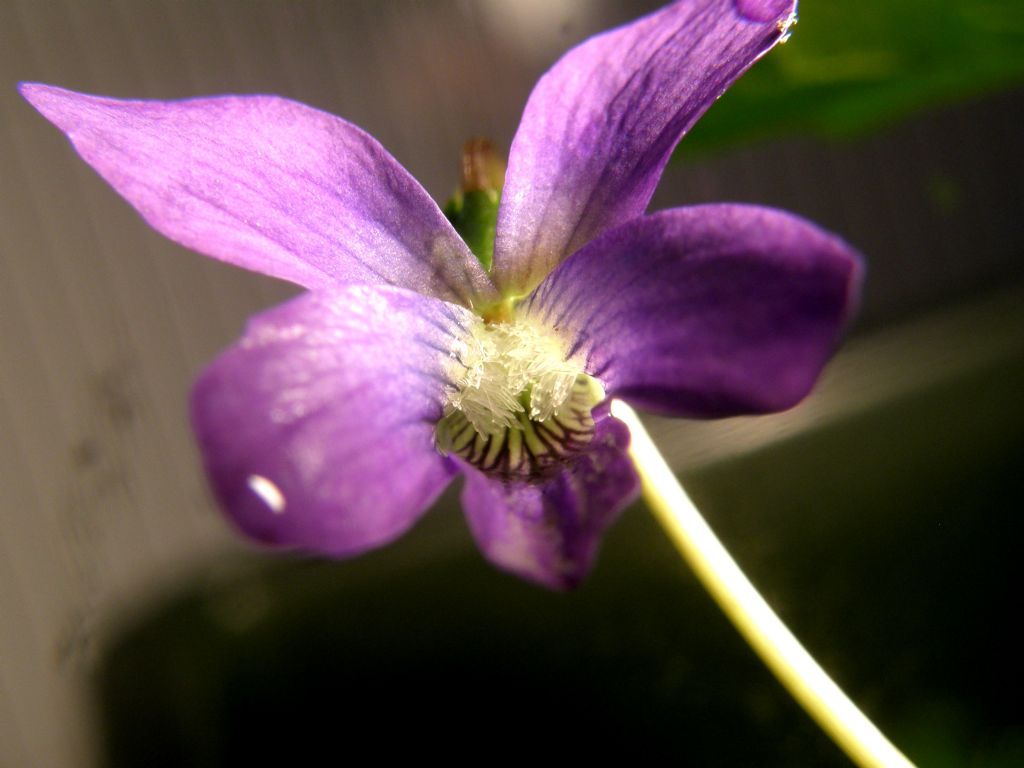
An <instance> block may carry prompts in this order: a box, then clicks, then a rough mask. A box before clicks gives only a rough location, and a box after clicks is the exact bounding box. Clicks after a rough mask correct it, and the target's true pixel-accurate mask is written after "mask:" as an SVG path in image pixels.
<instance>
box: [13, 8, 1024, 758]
mask: <svg viewBox="0 0 1024 768" xmlns="http://www.w3.org/2000/svg"><path fill="white" fill-rule="evenodd" d="M657 5H659V3H657V2H629V1H628V0H618V1H615V0H480V1H478V2H474V1H471V0H464V1H463V2H442V1H441V0H432V2H413V1H412V0H378V1H374V0H349V1H347V2H328V1H327V0H318V1H316V2H314V1H311V0H276V1H271V0H227V1H224V2H216V3H213V2H205V1H204V0H103V1H102V2H101V1H100V0H95V1H94V2H82V1H81V0H0V75H2V77H0V525H2V531H3V533H2V535H0V542H2V550H0V765H3V766H46V767H47V768H51V767H52V768H64V767H65V766H68V767H70V766H79V765H83V764H85V765H89V764H97V765H112V766H137V765H145V766H157V765H175V766H180V765H226V764H232V765H233V764H242V763H247V762H248V763H251V762H265V761H266V760H267V759H268V758H270V757H271V756H274V757H277V758H278V759H282V760H286V761H288V762H289V763H296V762H298V761H300V760H301V759H302V758H301V755H302V754H303V753H307V754H309V753H310V752H311V751H312V750H315V749H318V748H325V749H328V750H330V752H329V753H328V754H334V755H335V756H336V757H335V759H336V760H339V761H340V760H343V759H345V758H346V757H351V756H353V754H354V753H353V750H356V749H368V750H371V751H375V752H376V753H378V754H379V755H380V756H381V757H382V758H384V757H394V756H405V757H413V758H416V757H422V756H423V755H426V754H430V755H438V756H442V757H447V758H451V759H456V760H457V759H459V758H473V759H475V760H477V761H478V762H483V761H488V762H489V761H492V760H493V759H496V758H499V757H502V756H513V757H518V758H520V759H522V758H529V759H533V760H545V759H551V758H555V757H560V758H563V759H564V758H575V759H584V758H587V757H590V756H604V757H608V756H625V757H631V758H639V757H646V756H650V757H671V758H674V759H676V760H679V761H680V762H682V763H683V764H689V765H701V766H703V765H715V766H728V765H737V766H755V765H756V766H775V765H777V766H793V765H815V766H817V765H822V766H832V765H835V766H841V765H844V764H845V758H843V757H842V756H841V754H840V753H839V752H838V751H837V750H836V748H835V747H834V746H833V745H832V744H831V743H830V742H828V741H827V740H826V739H825V738H824V737H823V736H821V735H820V733H819V732H818V731H817V729H816V728H815V727H814V726H813V725H812V724H811V723H810V721H809V720H808V719H807V718H806V716H805V715H803V713H802V712H801V711H800V710H798V709H797V708H796V706H795V705H794V704H792V703H791V701H790V700H789V699H788V698H787V696H786V695H785V694H784V693H783V692H782V690H781V689H780V688H779V686H778V685H777V684H776V683H775V681H774V680H773V679H772V678H771V677H770V675H769V674H768V673H767V672H766V671H764V669H763V668H762V667H761V666H760V664H759V662H758V661H757V660H756V659H754V658H753V656H752V654H751V653H750V651H749V650H748V649H747V648H746V646H745V645H744V644H743V643H742V641H741V640H740V639H739V638H738V636H737V635H736V634H735V632H734V631H733V630H732V628H731V627H730V626H729V625H728V624H727V623H726V621H725V620H724V619H723V618H722V617H721V615H720V614H719V612H718V610H717V609H716V607H715V606H714V605H713V604H712V603H711V602H710V600H709V599H708V598H707V596H706V595H705V594H704V593H703V591H702V590H701V588H700V587H699V585H697V584H696V583H695V581H694V579H693V577H692V576H691V574H690V573H689V572H688V571H687V570H686V568H685V567H684V566H683V565H682V564H681V563H680V562H679V560H678V558H677V557H676V556H675V555H674V553H673V551H672V550H671V548H670V546H669V545H668V543H667V541H666V540H665V538H664V536H663V535H662V534H661V533H660V531H659V530H658V528H657V526H656V524H655V523H654V522H653V521H652V520H651V518H650V517H649V515H648V513H647V511H646V510H645V509H644V508H643V506H642V505H641V504H637V505H635V507H634V508H632V509H630V510H629V511H627V513H626V514H625V515H624V517H623V520H622V521H621V523H619V524H618V526H617V527H616V528H615V529H613V531H612V532H611V534H610V535H609V536H608V537H607V539H606V542H605V546H604V549H603V552H602V556H601V559H600V561H599V563H598V565H597V568H596V570H595V572H594V575H593V577H592V578H591V580H590V581H589V582H587V583H586V584H585V585H584V587H583V588H581V589H580V590H579V591H578V592H576V593H573V594H570V595H552V594H548V593H546V592H542V591H540V590H538V589H536V588H533V587H531V586H528V585H525V584H522V583H519V582H517V581H515V580H513V579H511V578H510V577H507V576H505V575H503V574H500V573H498V572H496V571H494V570H493V569H491V568H490V567H489V566H487V565H486V564H484V563H483V562H482V559H481V558H480V556H479V555H478V554H477V553H476V552H475V550H474V548H473V544H472V542H471V540H470V538H469V535H468V533H467V532H466V530H465V527H464V525H463V523H462V521H461V518H460V513H459V512H458V505H457V500H456V497H455V495H454V494H449V495H448V496H446V497H445V499H444V500H443V501H442V503H441V504H439V506H438V509H437V510H435V511H434V513H433V514H432V515H430V516H428V518H427V519H426V520H425V521H424V522H423V523H422V524H421V525H420V526H419V527H417V529H416V530H415V531H413V533H412V534H411V535H409V536H408V537H407V538H406V539H404V540H403V541H401V542H399V543H398V544H396V545H394V546H393V547H390V548H388V549H385V550H383V551H381V552H378V553H373V554H370V555H367V556H364V557H362V558H359V559H358V560H355V561H351V562H342V563H325V562H311V561H302V560H298V559H286V558H280V557H272V556H268V555H265V554H261V553H258V552H256V551H255V550H253V549H252V548H250V547H248V546H247V545H246V544H245V543H244V542H241V541H239V540H238V539H236V538H235V536H234V535H233V534H232V532H231V531H230V530H228V528H227V526H226V524H225V523H224V522H223V520H222V519H221V517H220V516H219V513H218V512H217V511H216V509H215V508H214V506H213V505H212V503H211V501H210V499H209V496H208V494H207V491H206V489H205V486H204V481H203V479H202V476H201V474H200V472H199V467H198V461H197V458H196V455H195V451H194V448H193V446H192V443H191V437H190V435H189V432H188V428H187V424H186V419H185V399H186V394H187V391H188V387H189V384H190V382H191V380H192V378H193V377H194V376H195V375H196V373H197V372H198V371H199V370H200V368H201V367H202V365H203V364H204V362H206V361H208V360H209V359H210V358H212V357H213V356H214V355H215V354H216V353H217V351H218V350H220V349H221V348H223V347H224V346H226V345H227V344H229V343H230V342H231V341H233V339H234V338H235V337H236V335H237V334H238V332H239V330H240V329H241V326H242V323H243V322H244V320H245V318H246V317H247V316H248V315H250V314H252V313H254V312H256V311H258V310H260V309H262V308H265V307H267V306H269V305H271V304H273V303H276V302H278V301H280V300H282V299H284V298H286V297H287V296H289V295H291V294H292V293H293V292H294V289H293V288H291V287H289V286H286V285H283V284H280V283H276V282H274V281H272V280H270V279H267V278H263V277H260V276H254V275H250V274H245V273H243V272H241V271H238V270H234V269H232V268H230V267H227V266H225V265H222V264H219V263H214V262H212V261H210V260H206V259H203V258H202V257H199V256H196V255H194V254H190V253H188V252H186V251H184V250H183V249H181V248H179V247H177V246H175V245H173V244H171V243H169V242H167V241H165V240H163V239H162V238H160V237H159V236H158V235H156V234H154V233H152V232H151V231H149V230H148V229H147V228H146V227H145V226H144V225H143V224H142V222H141V221H140V220H139V219H138V217H137V215H136V214H135V213H134V212H133V211H132V210H131V209H130V208H129V207H128V206H127V205H126V204H124V203H123V202H121V201H120V199H118V198H117V197H116V195H115V194H114V193H113V192H111V191H110V190H109V189H108V188H107V187H106V186H105V184H104V183H103V182H102V181H100V180H99V178H98V177H96V176H95V175H94V174H93V173H92V171H90V170H89V169H88V168H87V167H86V166H85V165H84V164H83V163H82V162H80V161H79V160H78V159H77V157H75V156H74V154H73V152H72V151H71V150H70V148H69V147H68V146H67V143H66V141H65V140H64V139H63V138H62V137H61V136H60V134H59V133H58V132H57V131H56V130H55V129H53V128H52V127H51V126H50V125H49V124H47V123H45V121H43V119H42V118H40V117H39V116H38V115H36V114H35V113H34V112H33V111H32V110H31V109H30V108H29V107H28V106H27V104H25V103H23V102H22V101H21V100H20V98H19V97H18V95H17V93H16V92H15V90H14V86H15V84H16V82H18V81H20V80H38V81H43V82H49V83H54V84H57V85H61V86H64V87H68V88H73V89H77V90H83V91H88V92H94V93H102V94H107V95H113V96H120V97H146V98H178V97H186V96H193V95H200V94H215V93H227V92H235V93H254V92H266V93H276V94H281V95H284V96H288V97H290V98H293V99H297V100H299V101H303V102H306V103H308V104H311V105H314V106H316V107H319V108H321V109H324V110H327V111H330V112H333V113H336V114H339V115H341V116H343V117H345V118H347V119H349V120H351V121H353V122H355V123H357V124H358V125H360V126H362V127H363V128H366V129H367V130H369V131H370V132H371V133H373V134H374V135H375V136H377V137H378V138H379V139H380V140H381V141H382V142H383V143H384V145H385V146H386V147H388V148H389V149H390V150H391V152H392V153H393V154H394V155H395V156H396V157H397V158H398V159H399V160H400V161H401V162H402V163H403V164H404V165H405V166H406V167H407V168H409V169H410V170H411V171H412V173H413V174H414V175H415V176H416V177H417V178H418V179H420V180H421V181H422V182H423V183H424V184H425V186H426V187H427V188H428V190H430V192H431V193H432V194H433V195H434V196H435V197H436V198H437V199H438V200H441V201H443V200H444V199H445V198H446V197H447V196H448V195H449V194H450V192H451V191H452V189H453V187H454V184H455V181H456V173H457V159H458V152H459V148H460V146H461V144H462V142H463V140H464V139H466V138H468V137H470V136H478V135H484V136H489V137H491V138H492V139H493V140H495V142H496V143H497V144H498V145H499V146H503V147H506V148H507V146H508V143H509V141H510V140H511V137H512V135H513V132H514V130H515V128H516V125H517V124H518V118H519V113H520V110H521V109H522V105H523V104H524V102H525V100H526V97H527V95H528V94H529V91H530V88H531V86H532V84H533V83H534V81H535V80H536V79H537V77H538V76H539V75H540V74H541V73H542V72H543V71H544V70H545V69H546V68H547V67H548V66H550V64H551V63H552V62H553V61H554V60H555V59H556V58H557V57H558V55H559V54H560V53H561V52H563V51H564V50H565V49H566V48H568V47H569V46H571V45H573V44H575V43H577V42H579V41H580V40H582V39H584V38H585V37H587V36H589V35H591V34H593V33H595V32H597V31H600V30H602V29H605V28H607V27H609V26H612V25H615V24H618V23H622V22H625V21H627V20H629V19H631V18H634V17H636V16H638V15H640V14H641V13H643V12H645V11H647V10H650V9H653V8H654V7H656V6H657ZM1022 125H1024V6H1022V5H1021V4H1020V3H1019V2H1018V1H1017V0H975V1H974V2H971V1H970V0H956V1H954V2H948V3H934V2H925V0H898V1H897V2H891V0H857V2H854V1H853V0H842V1H840V0H829V2H825V1H824V0H806V2H804V3H803V4H802V6H801V23H800V24H799V26H798V27H797V28H796V30H795V34H794V36H793V38H792V40H791V41H790V42H789V43H787V44H786V45H785V46H783V47H782V48H780V49H779V50H777V51H775V52H773V53H772V54H771V55H769V56H768V57H767V58H766V59H765V60H764V61H763V62H761V63H760V64H759V65H758V66H757V67H755V70H754V71H753V72H751V74H750V75H749V76H748V77H747V78H745V79H744V81H742V82H741V83H740V84H739V85H738V86H736V87H735V88H734V89H733V90H732V91H730V93H728V94H727V95H726V96H725V97H724V98H723V99H722V100H721V101H720V102H719V103H718V104H717V105H715V107H714V108H713V109H712V110H711V112H710V113H709V114H708V116H707V117H706V119H705V120H704V121H702V122H701V123H700V124H699V125H698V126H697V127H696V128H695V129H694V131H693V133H692V135H691V136H689V137H688V138H687V139H685V140H684V142H683V143H682V145H681V150H680V152H679V153H677V157H676V158H675V160H674V162H673V164H672V165H671V166H670V167H669V169H668V171H667V173H666V175H665V178H664V180H663V182H662V185H661V187H660V189H659V192H658V195H657V197H656V199H655V202H654V205H653V206H652V207H654V208H661V207H668V206H675V205H682V204H688V203H697V202H713V201H725V200H732V201H746V202H755V203H761V204H766V205H775V206H779V207H783V208H788V209H790V210H793V211H796V212H798V213H800V214H802V215H805V216H807V217H809V218H811V219H814V220H816V221H818V222H819V223H821V224H822V225H824V226H826V227H828V228H830V229H832V230H834V231H836V232H838V233H840V234H842V235H843V236H844V237H846V238H847V239H848V240H849V241H851V242H852V243H854V244H855V245H857V246H858V247H859V248H860V249H861V250H862V251H863V252H864V254H865V256H866V258H867V261H868V264H869V272H868V282H867V287H866V293H865V296H864V305H863V311H862V313H861V316H860V318H859V320H858V322H857V324H856V325H855V326H854V328H853V329H852V331H851V335H850V338H849V340H848V343H847V344H846V346H845V347H844V349H843V350H842V351H841V352H840V354H839V355H838V356H837V358H836V359H835V360H834V361H833V363H832V365H831V366H830V367H829V369H828V370H827V372H826V375H825V377H824V379H823V381H822V383H821V386H820V387H819V389H818V390H817V391H816V393H815V394H814V395H813V396H812V397H811V398H810V399H809V400H808V401H807V402H805V403H804V404H802V405H801V406H799V407H798V408H796V409H794V410H793V411H791V412H789V413H786V414H781V415H778V416H773V417H765V418H760V419H731V420H727V421H722V422H715V423H701V424H696V423H686V422H666V421H662V420H651V428H652V431H653V432H654V433H655V436H656V438H658V439H659V441H660V443H661V444H662V445H663V447H664V450H665V453H666V454H667V455H668V456H669V458H670V460H671V462H672V463H673V465H674V466H675V467H676V468H677V469H678V471H679V472H680V474H681V476H682V477H683V479H684V481H685V482H686V484H687V487H688V488H689V489H690V491H691V493H692V495H693V496H694V498H695V499H696V501H697V502H698V505H699V506H700V507H701V508H702V509H703V511H704V512H705V514H706V516H707V517H708V518H709V521H710V522H711V524H712V526H713V527H714V528H715V529H716V530H717V531H718V532H719V533H720V535H721V536H722V537H723V539H724V540H725V542H726V544H727V545H728V546H729V547H730V548H731V549H732V551H733V553H734V554H735V555H736V557H737V559H738V560H739V561H740V563H741V565H742V566H743V567H744V568H745V569H747V571H748V573H749V574H750V576H751V577H752V578H753V580H754V581H755V583H756V584H758V585H759V586H760V587H762V588H763V590H764V592H765V594H766V596H767V597H768V599H769V601H770V602H771V603H772V604H773V605H774V606H775V607H776V608H777V610H779V612H780V613H781V614H782V616H783V618H784V619H786V620H787V621H788V622H789V623H790V625H791V627H792V628H793V629H794V631H795V632H796V633H797V635H798V636H799V637H801V638H802V639H803V640H804V641H805V642H806V644H807V645H808V646H809V648H810V650H811V651H812V653H814V654H815V655H816V656H817V657H818V658H819V660H820V661H821V662H822V663H823V664H824V665H825V666H826V668H827V669H828V670H829V671H830V672H832V673H833V674H834V675H835V677H836V678H837V679H838V681H839V682H840V683H841V684H842V685H843V686H844V687H846V689H847V690H848V691H849V693H850V694H851V695H852V696H853V697H854V699H855V700H857V701H858V702H859V703H860V704H862V705H863V706H864V708H865V709H866V710H867V711H868V712H869V714H871V715H872V716H873V717H875V718H876V719H877V721H878V722H879V724H880V725H881V726H882V728H883V729H884V730H885V731H886V732H887V733H888V734H889V735H891V736H892V738H893V739H894V740H895V741H896V742H897V743H898V744H899V745H900V746H902V747H903V748H904V749H905V750H906V751H907V752H908V754H909V755H910V756H911V758H913V759H914V760H916V761H917V762H919V764H920V765H922V766H996V767H999V766H1019V765H1022V764H1024V712H1022V705H1021V702H1020V696H1019V689H1020V686H1021V683H1022V682H1024V680H1022V674H1021V672H1022V670H1021V662H1020V648H1019V633H1018V632H1017V631H1016V630H1015V629H1014V628H1013V626H1012V618H1013V616H1014V615H1016V614H1017V613H1018V612H1019V610H1020V587H1021V578H1020V569H1019V567H1018V562H1019V559H1020V556H1019V554H1018V552H1017V549H1018V546H1019V542H1020V540H1021V533H1022V525H1021V522H1020V518H1021V512H1022V510H1024V491H1022V489H1021V484H1020V480H1019V476H1020V473H1021V469H1022V464H1024V461H1022V459H1024V268H1022V266H1021V257H1022V256H1024V224H1022V214H1024V211H1022V196H1024V152H1022V151H1021V142H1020V136H1021V127H1022Z"/></svg>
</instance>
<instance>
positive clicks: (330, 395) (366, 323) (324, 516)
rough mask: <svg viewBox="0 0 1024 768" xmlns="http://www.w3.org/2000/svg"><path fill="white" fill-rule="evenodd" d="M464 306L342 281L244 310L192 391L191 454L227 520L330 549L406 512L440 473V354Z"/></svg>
mask: <svg viewBox="0 0 1024 768" xmlns="http://www.w3.org/2000/svg"><path fill="white" fill-rule="evenodd" d="M470 317H471V313H469V311H468V310H465V309H463V308H461V307H458V306H455V305H452V304H447V303H445V302H442V301H438V300H437V299H432V298H428V297H426V296H421V295H420V294H417V293H413V292H411V291H406V290H403V289H398V288H385V287H373V286H352V287H348V288H341V289H336V290H324V291H316V292H313V293H307V294H303V295H302V296H300V297H299V298H297V299H295V300H293V301H291V302H289V303H287V304H284V305H281V306H280V307H277V308H275V309H273V310H270V311H268V312H266V313H264V314H263V315H260V316H257V317H256V318H253V319H252V320H250V322H249V324H248V326H247V328H246V331H245V335H244V336H243V337H242V339H241V340H240V341H239V342H238V343H237V344H236V345H235V346H234V347H232V348H230V349H229V350H228V351H226V352H225V353H223V354H222V355H221V356H220V357H219V358H218V359H217V360H216V361H215V362H214V363H213V364H212V365H211V366H210V367H209V368H208V369H207V370H206V371H205V372H204V373H203V374H202V376H201V377H200V378H199V380H198V381H197V382H196V385H195V389H194V390H193V393H192V422H193V427H194V429H195V432H196V435H197V438H198V441H199V446H200V449H201V450H202V455H203V462H204V464H205V467H206V471H207V473H208V474H209V477H210V482H211V484H212V487H213V490H214V492H215V493H216V495H217V497H218V499H219V500H220V502H221V504H222V505H223V507H224V508H225V509H226V510H227V512H228V514H229V515H230V516H231V517H232V519H233V520H234V521H235V523H237V524H238V526H239V527H241V528H242V530H244V531H245V532H247V533H248V534H250V535H251V536H253V537H255V538H257V539H259V540H260V541H263V542H266V543H269V544H276V545H283V546H291V547H299V548H302V549H305V550H310V551H314V552H324V553H329V554H352V553H356V552H359V551H362V550H365V549H368V548H370V547H374V546H377V545H380V544H383V543H385V542H387V541H390V540H391V539H393V538H395V537H397V536H398V535H400V534H401V533H402V532H403V531H405V530H406V529H407V528H408V527H409V526H410V525H412V523H413V522H415V520H416V519H418V517H419V516H420V515H421V514H422V513H423V512H424V511H425V510H426V509H427V507H428V506H429V505H430V504H431V502H432V501H433V500H434V498H435V497H436V496H437V494H438V493H440V492H441V490H442V489H443V488H444V487H445V485H446V484H447V483H448V481H449V479H450V477H451V474H452V470H453V467H452V466H451V464H450V463H449V462H448V461H447V460H446V459H444V458H443V457H442V456H441V455H440V454H439V453H438V452H437V450H436V449H435V447H434V425H435V423H436V422H437V420H438V419H439V418H440V417H441V415H442V406H441V402H442V399H443V388H444V386H445V380H446V379H445V360H446V359H447V358H448V355H449V351H450V350H451V348H452V344H453V343H454V339H455V338H457V337H458V336H460V335H461V334H462V333H463V332H464V331H463V327H464V323H466V322H467V321H468V320H469V318H470Z"/></svg>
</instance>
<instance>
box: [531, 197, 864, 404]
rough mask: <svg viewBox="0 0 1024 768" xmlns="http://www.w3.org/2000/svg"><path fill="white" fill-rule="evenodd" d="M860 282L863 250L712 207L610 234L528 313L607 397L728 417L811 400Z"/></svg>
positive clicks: (755, 212)
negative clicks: (563, 344)
mask: <svg viewBox="0 0 1024 768" xmlns="http://www.w3.org/2000/svg"><path fill="white" fill-rule="evenodd" d="M861 277H862V268H861V263H860V259H859V257H858V255H857V254H856V253H855V252H854V251H853V250H852V249H851V248H850V247H849V246H848V245H846V244H845V243H844V242H843V241H841V240H840V239H839V238H837V237H834V236H833V235H830V234H828V233H826V232H824V231H822V230H821V229H818V228H817V227H815V226H814V225H813V224H810V223H809V222H807V221H804V220H803V219H800V218H798V217H796V216H793V215H791V214H787V213H783V212H781V211H775V210H771V209H768V208H760V207H756V206H747V205H706V206H696V207H693V208H677V209H674V210H669V211H663V212H661V213H657V214H654V215H652V216H647V217H642V218H639V219H636V220H634V221H632V222H630V223H628V224H625V225H623V226H622V227H619V228H617V229H614V230H612V231H611V232H608V233H607V234H605V235H604V236H602V237H601V238H599V239H597V240H595V241H594V242H592V243H591V244H590V245H588V246H587V247H586V248H584V249H583V250H581V251H579V252H577V253H576V254H574V255H573V256H571V257H570V258H569V259H567V260H566V261H565V262H563V263H562V264H561V266H559V267H558V269H556V270H555V271H554V272H553V273H552V274H551V275H550V276H549V277H548V278H547V279H546V280H545V281H544V282H543V283H541V285H540V286H539V287H538V288H537V290H536V291H535V292H534V294H532V295H531V296H530V297H529V298H528V299H527V300H526V301H525V302H524V305H523V306H524V309H525V310H526V312H527V313H528V314H529V315H531V316H533V317H535V318H537V319H538V320H540V321H541V322H544V323H546V324H548V326H549V327H553V328H555V329H556V330H557V331H558V332H560V333H563V334H565V335H566V338H567V339H570V340H571V341H569V345H570V350H571V354H577V355H581V356H582V357H583V358H584V359H585V361H586V362H585V366H584V367H585V368H586V370H587V372H588V373H590V374H591V375H592V376H595V377H596V378H598V379H599V380H601V381H602V382H603V383H604V385H605V388H606V390H607V392H608V394H609V396H614V397H619V398H622V399H623V400H627V401H629V402H631V403H634V404H636V405H639V406H642V407H645V408H649V409H651V410H654V411H659V412H661V413H666V414H671V415H677V416H692V417H717V416H731V415H736V414H741V413H763V412H770V411H777V410H782V409H784V408H789V407H790V406H792V405H795V404H796V403H797V402H798V401H799V400H800V399H801V398H803V397H804V396H805V395H806V394H807V392H808V391H809V390H810V388H811V386H812V385H813V384H814V381H815V379H816V378H817V376H818V374H819V372H820V370H821V368H822V366H823V365H824V364H825V362H826V360H827V359H828V357H829V355H830V354H831V353H832V351H833V349H834V347H835V345H836V343H837V341H838V337H839V335H840V333H841V332H842V329H843V327H844V325H845V323H846V321H847V319H848V317H849V316H850V314H851V313H852V311H853V309H854V307H855V305H856V301H857V297H858V294H859V288H860V282H861Z"/></svg>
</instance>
